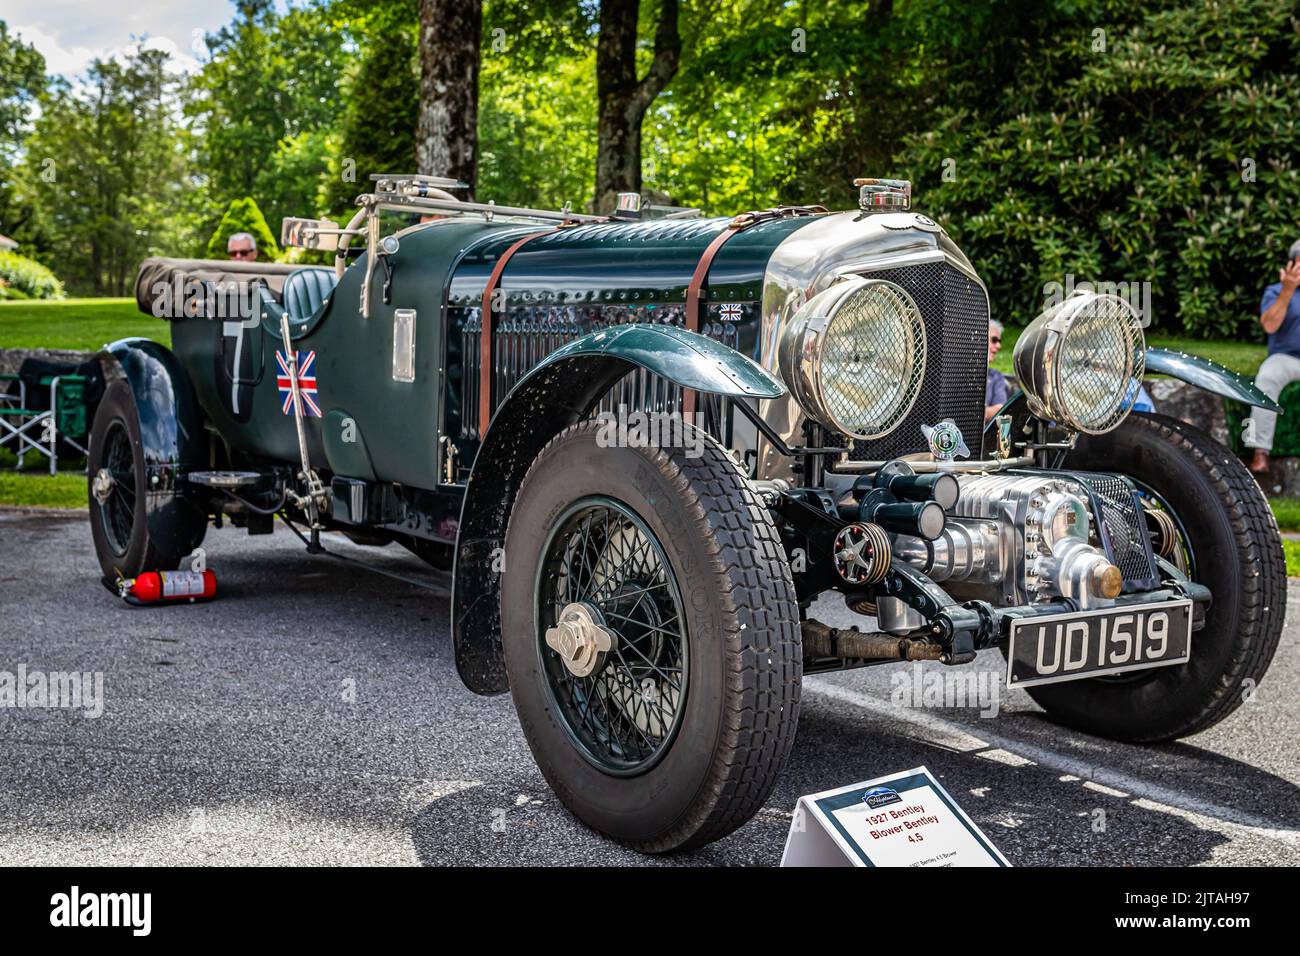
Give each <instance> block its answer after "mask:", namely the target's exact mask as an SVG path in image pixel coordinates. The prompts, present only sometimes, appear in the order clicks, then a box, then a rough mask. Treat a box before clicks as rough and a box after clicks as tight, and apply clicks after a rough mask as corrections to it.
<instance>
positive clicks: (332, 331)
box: [89, 175, 1286, 852]
mask: <svg viewBox="0 0 1300 956" xmlns="http://www.w3.org/2000/svg"><path fill="white" fill-rule="evenodd" d="M859 185H860V187H861V196H862V201H861V204H860V208H859V209H856V210H850V211H846V212H833V213H832V212H828V211H827V210H825V209H823V208H821V207H797V208H796V207H781V208H776V209H770V210H764V211H760V212H753V213H746V214H744V215H741V216H737V217H735V218H733V219H717V218H698V217H696V218H688V217H682V216H680V215H676V214H674V215H670V216H668V217H665V218H658V219H649V218H646V219H641V218H638V210H637V203H636V201H635V197H626V202H625V203H624V204H623V206H622V208H621V209H620V212H619V213H618V214H616V215H615V216H614V217H612V218H608V219H606V218H598V217H591V216H577V215H573V214H571V213H569V212H568V211H560V212H546V211H541V210H530V209H515V208H506V207H501V206H494V205H491V204H477V203H470V202H464V201H461V200H458V199H456V198H455V195H454V189H455V184H452V183H449V182H446V181H443V180H437V179H432V178H429V177H418V176H393V175H385V176H377V177H374V185H373V189H372V191H371V192H369V193H366V194H365V195H363V196H361V197H360V199H359V200H358V203H359V211H358V213H357V215H356V216H355V217H354V218H353V220H352V221H351V222H350V223H348V224H347V225H346V226H345V227H342V228H340V227H339V226H337V225H336V224H333V223H329V222H323V221H315V220H286V221H285V225H284V239H285V241H286V243H287V244H289V245H296V246H299V247H303V248H306V249H311V250H317V251H318V252H320V251H324V252H327V253H328V252H333V253H334V268H332V269H331V268H328V267H321V266H286V265H276V264H270V265H263V264H258V263H226V262H205V261H181V260H165V259H156V260H149V261H148V262H146V263H145V264H144V266H142V268H141V271H140V276H139V279H138V282H137V288H136V293H137V299H138V301H139V303H140V306H141V308H142V309H143V310H144V311H146V312H148V313H150V314H153V315H158V316H162V317H165V318H167V319H169V320H170V321H171V323H172V324H171V333H172V336H171V337H172V349H171V350H168V349H166V348H164V347H162V346H161V345H158V344H156V343H153V342H149V341H145V340H141V339H129V340H125V341H121V342H117V343H114V344H112V345H110V346H107V347H106V348H105V350H104V352H103V353H102V355H101V360H102V365H103V368H104V372H105V376H106V379H107V382H108V386H107V389H106V392H105V395H104V398H103V400H102V402H101V403H100V404H99V406H98V409H97V411H96V414H95V417H94V424H93V429H92V435H91V445H90V468H89V486H90V489H89V493H90V508H91V523H92V528H93V533H94V540H95V547H96V550H97V553H98V556H99V560H100V563H101V565H102V570H103V572H104V574H105V575H106V576H109V577H116V576H117V575H125V576H128V577H129V576H133V575H135V574H137V573H139V572H141V571H145V570H149V569H159V568H161V569H168V568H175V567H177V566H178V565H179V564H180V562H182V561H184V560H185V559H186V557H187V555H189V554H190V553H191V551H192V550H193V549H194V548H195V547H196V546H198V545H199V543H200V542H201V541H202V539H203V536H204V531H205V529H206V527H207V525H208V524H209V522H217V523H218V524H220V523H221V522H222V521H223V520H226V521H231V522H233V523H234V524H235V525H237V526H240V527H244V528H246V529H247V530H248V531H249V532H251V533H269V532H270V531H271V530H272V522H273V516H275V515H277V514H278V515H280V516H281V517H282V518H283V519H284V520H285V521H286V522H290V523H292V524H294V525H296V526H301V528H302V529H303V532H304V533H305V535H307V536H309V537H308V540H309V543H310V547H311V548H312V549H315V548H316V547H318V538H319V532H320V531H322V530H336V531H342V532H344V533H346V534H347V535H348V536H349V537H351V538H352V539H353V540H354V541H358V542H361V543H365V544H389V543H391V542H400V543H401V544H403V545H405V546H406V547H408V548H410V549H411V550H412V551H414V552H415V553H416V554H417V555H419V556H420V557H422V558H424V559H425V560H426V561H428V562H429V563H430V564H432V565H434V566H435V567H436V568H439V569H441V570H442V571H443V572H445V573H446V574H447V576H448V577H450V579H451V583H452V585H453V598H452V615H453V617H452V630H453V636H454V642H455V657H456V663H457V667H458V670H459V672H460V674H461V677H462V678H463V679H464V681H465V683H466V684H467V685H468V686H469V687H470V688H471V689H472V690H474V691H475V692H477V693H480V694H498V693H503V692H506V691H509V692H510V693H511V695H512V696H513V698H514V702H515V705H516V707H517V710H518V713H519V718H520V722H521V724H522V727H523V730H524V734H525V735H526V737H527V740H528V743H529V745H530V747H531V749H532V752H533V754H534V755H535V757H536V759H537V762H538V764H539V766H540V767H541V770H542V772H543V773H544V775H545V776H546V779H547V780H548V781H549V783H550V784H551V786H552V787H553V788H554V790H555V792H556V793H557V794H558V796H559V797H560V799H561V800H563V801H564V803H565V804H566V805H567V806H568V807H569V808H570V809H571V810H572V811H573V812H574V813H575V814H576V815H577V816H578V817H580V818H581V819H582V820H583V821H585V822H586V823H587V824H589V825H590V826H592V827H594V828H595V829H597V830H599V831H601V832H603V833H606V834H608V835H610V836H612V837H614V838H617V839H618V840H621V841H624V842H626V843H628V844H631V845H633V846H636V847H639V848H642V849H644V850H648V851H656V852H659V851H668V850H674V849H680V848H685V847H692V846H698V845H700V844H702V843H705V842H707V841H709V840H714V839H717V838H718V837H721V836H723V835H725V834H726V833H728V832H730V831H731V830H733V829H734V828H736V827H738V826H740V825H741V824H743V823H744V822H745V821H746V820H748V819H749V818H750V816H752V815H753V814H754V813H755V812H756V811H757V810H758V809H759V807H760V806H761V805H762V804H763V801H764V800H765V799H766V797H767V796H768V794H769V793H770V791H771V788H772V786H773V783H774V781H775V780H776V778H777V774H778V773H779V772H780V769H781V766H782V762H783V761H784V760H785V758H786V756H787V754H788V753H789V751H790V748H791V744H792V742H793V740H794V735H795V726H796V723H797V721H798V717H799V699H800V683H801V680H802V677H803V675H804V674H807V673H813V672H817V671H827V670H836V669H842V668H846V667H857V666H863V665H868V664H876V663H882V662H887V661H900V660H929V661H937V662H942V663H943V664H948V665H957V664H962V663H966V662H969V661H971V660H973V659H974V657H975V654H976V652H977V651H979V650H981V649H983V648H993V647H998V648H1001V649H1002V651H1003V653H1004V654H1005V655H1006V660H1007V681H1008V683H1009V684H1010V685H1011V686H1023V687H1025V688H1027V689H1028V692H1029V694H1030V695H1031V696H1032V697H1033V698H1034V700H1036V701H1037V702H1038V703H1039V704H1041V705H1042V707H1043V708H1044V709H1045V710H1046V711H1047V713H1048V714H1049V715H1050V716H1051V717H1052V718H1053V719H1055V720H1057V721H1059V722H1060V723H1062V724H1065V725H1068V726H1071V727H1074V728H1079V729H1082V730H1084V731H1088V732H1090V733H1094V734H1098V735H1101V736H1103V737H1108V738H1111V739H1116V740H1125V741H1137V742H1156V741H1167V740H1171V739H1174V738H1177V737H1182V736H1186V735H1188V734H1193V733H1196V732H1197V731H1199V730H1202V729H1204V728H1206V727H1208V726H1210V725H1212V724H1214V723H1215V722H1217V721H1219V720H1221V719H1223V718H1224V717H1225V716H1226V715H1228V714H1229V713H1230V712H1231V711H1232V710H1233V709H1234V708H1235V707H1237V706H1238V704H1239V703H1240V702H1241V701H1242V699H1243V697H1248V696H1249V695H1250V693H1251V692H1252V690H1253V688H1254V685H1255V683H1257V682H1258V681H1259V680H1260V678H1261V677H1262V676H1263V674H1264V672H1265V670H1266V669H1267V667H1268V665H1269V661H1270V659H1271V658H1272V656H1273V652H1274V649H1275V648H1276V646H1277V643H1278V638H1279V634H1280V631H1281V627H1282V619H1283V614H1284V609H1285V602H1286V576H1285V568H1284V563H1283V557H1282V547H1281V543H1280V540H1279V536H1278V532H1277V527H1276V524H1275V522H1274V520H1273V517H1272V514H1271V512H1270V509H1269V506H1268V503H1267V502H1266V500H1265V499H1264V497H1263V495H1262V494H1261V492H1260V490H1259V488H1258V486H1257V485H1256V484H1255V482H1254V481H1253V480H1252V478H1251V476H1250V474H1249V473H1248V472H1247V471H1246V469H1245V468H1244V467H1243V466H1242V464H1241V463H1240V462H1239V461H1238V460H1237V459H1236V458H1234V457H1233V456H1232V455H1231V454H1230V453H1229V452H1228V451H1226V450H1225V449H1223V448H1222V447H1220V446H1219V445H1217V444H1216V443H1215V442H1213V441H1212V440H1211V439H1210V438H1209V437H1208V436H1207V435H1206V434H1205V433H1204V432H1202V431H1200V430H1199V429H1197V428H1195V427H1193V426H1191V425H1188V424H1185V423H1183V422H1181V421H1177V420H1174V419H1172V418H1168V417H1163V416H1161V415H1158V414H1138V413H1134V414H1130V412H1131V410H1132V405H1133V403H1134V400H1135V398H1136V396H1137V393H1138V388H1139V384H1140V382H1141V379H1142V376H1143V374H1144V372H1159V373H1163V374H1167V375H1172V376H1178V377H1181V378H1184V379H1187V380H1189V381H1192V382H1194V383H1195V384H1197V385H1199V386H1202V387H1204V388H1207V389H1209V390H1210V391H1213V392H1216V393H1218V394H1222V395H1225V396H1230V397H1233V398H1235V399H1237V400H1240V401H1245V402H1248V403H1252V404H1256V405H1265V406H1270V407H1274V408H1275V407H1276V406H1273V405H1272V403H1270V402H1269V400H1268V399H1267V398H1266V397H1265V396H1263V395H1262V394H1261V393H1260V392H1258V391H1257V390H1256V389H1255V388H1254V386H1253V385H1252V384H1251V383H1249V382H1247V381H1244V380H1241V379H1239V378H1238V377H1237V376H1235V375H1233V374H1232V373H1229V372H1227V371H1226V370H1224V369H1222V368H1221V367H1218V366H1215V365H1213V364H1212V363H1208V362H1205V361H1202V360H1199V359H1195V358H1193V357H1189V356H1185V355H1181V354H1176V353H1170V352H1165V351H1161V350H1158V349H1148V348H1147V347H1146V345H1145V340H1144V337H1143V328H1142V327H1143V322H1142V320H1141V317H1140V315H1139V310H1138V309H1136V308H1135V307H1134V305H1133V303H1132V302H1130V301H1128V300H1126V299H1125V298H1124V297H1123V296H1121V295H1117V294H1113V293H1108V292H1105V291H1098V290H1095V289H1081V290H1076V291H1075V292H1074V293H1073V294H1071V295H1069V296H1066V297H1064V298H1062V299H1061V301H1059V302H1055V303H1052V304H1051V305H1050V306H1049V308H1048V309H1047V310H1046V312H1044V314H1043V315H1042V316H1041V317H1040V318H1039V319H1037V320H1036V321H1035V322H1034V323H1033V324H1032V325H1031V326H1030V327H1029V328H1028V329H1027V330H1026V331H1025V332H1024V333H1023V334H1022V336H1021V338H1020V340H1019V342H1018V344H1017V347H1016V352H1015V366H1016V372H1017V378H1018V379H1019V383H1020V387H1021V388H1022V389H1023V391H1017V392H1016V393H1015V394H1014V395H1013V397H1012V398H1011V400H1010V401H1009V402H1007V404H1006V405H1005V406H1004V407H1002V409H1001V411H1000V413H999V414H998V415H997V416H996V417H994V418H993V419H992V420H991V421H990V422H989V424H988V425H987V426H986V425H985V421H984V419H985V411H984V395H985V375H986V366H987V355H986V349H987V335H988V325H989V300H988V295H987V293H986V291H985V288H984V286H983V284H982V283H981V282H980V279H979V277H978V275H977V274H976V272H975V270H974V269H973V268H972V266H971V264H970V262H969V261H968V260H967V259H966V257H965V256H964V255H963V254H962V253H961V251H960V250H959V249H958V248H957V246H956V245H955V244H954V243H953V241H952V240H951V239H950V238H949V236H948V234H947V233H946V232H945V230H944V229H943V228H942V227H941V226H940V225H938V224H937V223H935V222H934V221H933V220H931V219H929V218H927V217H925V216H923V215H918V214H916V213H914V212H912V211H910V208H909V206H910V186H908V185H907V184H906V183H903V182H899V181H893V180H863V181H860V182H859ZM832 591H835V592H839V594H840V595H842V597H843V600H844V601H845V602H846V603H847V606H848V608H849V610H850V611H852V612H855V613H857V614H859V615H861V622H862V627H861V629H858V628H853V629H849V630H837V629H834V628H831V627H828V626H827V625H826V624H824V623H821V622H819V621H817V620H816V619H815V618H814V617H813V616H810V607H811V605H812V603H813V601H814V600H815V599H817V598H818V597H819V596H821V595H824V594H826V593H827V592H832ZM888 769H893V768H886V767H882V768H880V770H881V772H884V771H885V770H888Z"/></svg>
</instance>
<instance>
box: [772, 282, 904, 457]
mask: <svg viewBox="0 0 1300 956" xmlns="http://www.w3.org/2000/svg"><path fill="white" fill-rule="evenodd" d="M925 355H926V343H925V323H924V322H922V320H921V312H920V310H919V309H918V308H917V307H916V302H914V301H913V300H912V297H911V296H910V295H908V293H907V291H906V290H905V289H904V288H903V287H902V286H899V285H896V284H894V283H893V282H885V281H883V280H880V279H866V278H863V277H862V276H851V277H849V278H847V279H844V280H842V281H840V282H837V283H836V284H835V285H833V286H831V287H830V288H829V289H826V290H825V291H823V292H821V293H819V294H818V295H816V296H814V297H813V298H811V299H809V300H808V302H806V303H805V304H804V306H803V307H802V308H801V309H799V311H798V312H796V313H795V315H794V318H793V319H792V320H791V322H790V326H789V328H788V329H787V330H786V333H785V335H784V337H783V338H782V341H781V349H780V367H781V376H782V378H783V379H784V380H785V383H786V385H787V386H788V387H789V389H790V392H791V394H792V395H793V396H794V398H795V401H797V402H798V403H799V405H800V407H801V408H803V410H804V412H806V413H807V414H808V416H809V417H811V418H813V419H814V420H816V421H818V422H820V423H821V424H823V425H825V426H826V427H827V428H831V429H834V430H835V431H837V432H840V433H842V434H844V435H848V436H849V437H851V438H858V439H869V438H879V437H880V436H882V435H887V434H889V433H890V432H891V431H893V430H894V429H895V428H897V427H898V424H899V422H901V421H902V420H903V417H904V416H905V415H906V414H907V413H908V411H910V410H911V408H912V405H913V403H914V402H915V401H916V397H917V395H918V394H919V393H920V391H921V380H922V378H923V377H924V374H925Z"/></svg>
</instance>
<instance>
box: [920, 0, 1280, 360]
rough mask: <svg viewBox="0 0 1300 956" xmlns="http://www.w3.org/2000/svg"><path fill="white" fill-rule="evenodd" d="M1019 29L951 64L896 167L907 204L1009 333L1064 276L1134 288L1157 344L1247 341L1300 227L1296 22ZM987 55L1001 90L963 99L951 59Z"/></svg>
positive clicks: (1190, 19) (1264, 7) (1064, 16)
mask: <svg viewBox="0 0 1300 956" xmlns="http://www.w3.org/2000/svg"><path fill="white" fill-rule="evenodd" d="M972 6H974V5H972ZM1033 17H1034V18H1037V19H1039V20H1040V22H1039V23H1038V25H1037V27H1036V29H1034V31H1033V32H1032V33H1020V32H1019V31H1018V30H1015V31H1012V32H1007V31H1008V28H1009V27H1012V26H1013V19H1012V18H1011V17H1004V18H1002V19H1001V22H1000V23H999V24H998V29H997V30H996V31H990V33H989V34H988V38H989V41H990V43H989V45H988V46H981V45H980V44H974V45H972V46H971V47H970V53H956V54H954V59H953V61H952V63H951V65H949V66H948V67H947V70H946V75H949V76H952V77H953V78H954V82H953V83H952V84H951V85H949V84H944V83H942V82H941V83H940V86H941V88H943V89H945V91H946V99H945V101H944V102H943V104H942V106H941V107H940V108H939V109H938V111H937V113H936V114H935V115H934V116H933V117H931V118H930V121H929V123H928V125H927V126H924V127H920V128H919V130H918V132H916V133H915V134H913V135H911V136H909V137H908V139H907V142H906V148H905V149H904V150H903V151H902V152H901V154H900V156H899V160H900V162H899V167H900V169H901V170H902V171H904V172H906V173H909V174H910V178H912V179H913V180H914V181H915V183H916V195H917V198H918V205H920V206H921V208H923V209H924V210H925V211H926V212H928V213H930V214H931V215H933V216H934V217H935V218H936V219H938V220H939V221H940V222H942V223H944V225H945V226H946V227H947V228H948V230H949V231H950V232H951V233H953V235H954V237H955V238H956V239H957V240H958V241H959V242H960V243H961V244H962V245H963V247H964V249H965V251H966V253H967V254H968V255H969V256H970V257H971V259H972V260H973V261H974V263H975V264H976V267H977V268H978V269H979V270H980V272H981V274H982V275H983V276H984V278H985V280H986V281H987V283H988V286H989V291H990V295H991V297H992V299H993V304H994V311H995V313H1000V314H1001V315H1003V316H1005V317H1008V318H1010V319H1011V320H1012V321H1013V322H1016V323H1017V324H1019V323H1023V322H1026V321H1028V320H1030V319H1032V318H1033V317H1034V316H1035V315H1036V314H1037V313H1038V312H1039V311H1041V309H1042V308H1043V307H1044V300H1045V299H1046V298H1048V297H1050V292H1049V289H1051V288H1053V285H1052V284H1055V288H1060V287H1062V286H1064V285H1065V284H1066V283H1067V279H1068V277H1073V280H1074V282H1076V283H1081V282H1085V281H1086V282H1107V283H1115V284H1116V285H1119V284H1120V283H1124V284H1125V286H1124V287H1125V288H1130V287H1132V288H1134V291H1135V292H1137V291H1138V290H1142V289H1144V288H1145V289H1146V290H1147V291H1144V292H1142V296H1141V297H1142V299H1143V300H1144V301H1143V304H1144V307H1145V306H1146V305H1149V306H1150V314H1149V315H1148V316H1145V317H1146V318H1149V319H1151V320H1152V322H1153V323H1154V324H1155V325H1156V326H1157V327H1164V328H1168V329H1171V330H1176V331H1180V332H1185V333H1192V334H1196V335H1204V336H1235V335H1246V336H1250V337H1251V338H1254V339H1256V340H1258V339H1259V338H1261V337H1262V331H1261V330H1260V327H1259V323H1258V305H1259V297H1260V291H1261V289H1262V287H1263V286H1264V284H1266V283H1268V282H1273V281H1276V276H1277V269H1278V266H1279V264H1280V263H1281V262H1282V261H1283V260H1284V257H1285V254H1286V249H1287V247H1288V246H1289V245H1290V243H1292V242H1293V241H1295V238H1296V235H1297V227H1296V209H1297V208H1300V119H1298V118H1297V117H1300V73H1298V72H1297V66H1296V65H1297V63H1300V35H1297V32H1296V29H1295V23H1294V19H1293V18H1294V4H1293V3H1292V2H1291V0H1235V2H1232V3H1223V4H1217V3H1216V4H1206V3H1202V2H1200V0H1173V2H1162V3H1155V2H1151V3H1143V4H1127V3H1119V2H1113V0H1089V2H1087V3H1085V4H1083V9H1080V4H1079V0H1055V2H1051V3H1045V4H1042V5H1041V6H1036V7H1035V11H1034V13H1033ZM1100 25H1104V27H1103V26H1100ZM1017 34H1019V37H1020V40H1021V41H1022V42H1021V43H1020V44H1019V45H1017V46H1014V47H1006V46H1002V47H999V46H998V44H1002V43H1005V39H1002V38H1005V37H1009V36H1011V37H1014V36H1016V35H1017ZM1039 36H1059V37H1061V38H1062V41H1061V42H1060V43H1059V44H1042V43H1041V42H1038V41H1036V40H1033V39H1031V38H1032V37H1039ZM979 51H983V52H979ZM998 51H1000V52H1001V56H1002V60H1003V62H1004V64H1005V65H1004V66H1003V68H1002V70H1001V77H1002V78H1003V79H1004V80H1005V83H1004V84H1003V85H998V86H995V87H992V88H990V87H988V86H987V85H986V84H983V83H981V84H978V86H972V85H971V84H970V82H969V79H970V78H971V77H974V76H978V75H979V71H978V70H977V69H975V68H974V64H973V63H971V62H969V61H967V62H962V59H961V58H963V57H966V56H971V57H973V56H976V55H980V56H987V55H989V54H990V53H994V52H998ZM963 76H964V77H967V80H966V81H965V82H961V81H960V78H961V77H963ZM949 171H951V174H950V175H945V173H949ZM1145 283H1149V285H1146V286H1145V287H1144V286H1143V284H1145ZM1148 292H1149V294H1148ZM1135 297H1136V296H1135Z"/></svg>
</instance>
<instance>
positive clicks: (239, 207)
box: [207, 196, 280, 261]
mask: <svg viewBox="0 0 1300 956" xmlns="http://www.w3.org/2000/svg"><path fill="white" fill-rule="evenodd" d="M237 232H246V233H248V234H249V235H251V236H252V237H253V238H254V239H255V240H256V241H257V257H258V259H261V260H263V261H268V260H274V259H278V258H280V247H279V246H278V245H276V242H275V235H274V234H273V233H272V232H271V227H270V226H268V225H267V224H266V217H265V216H263V215H262V210H260V209H258V208H257V203H256V202H254V201H253V199H252V197H251V196H245V197H243V198H242V199H232V200H231V201H230V205H229V206H227V207H226V211H225V213H224V214H223V215H222V217H221V221H220V222H219V223H217V228H216V230H215V231H213V233H212V236H211V238H209V239H208V246H207V258H209V259H224V258H226V246H227V244H229V242H230V237H231V236H233V235H234V234H235V233H237Z"/></svg>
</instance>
